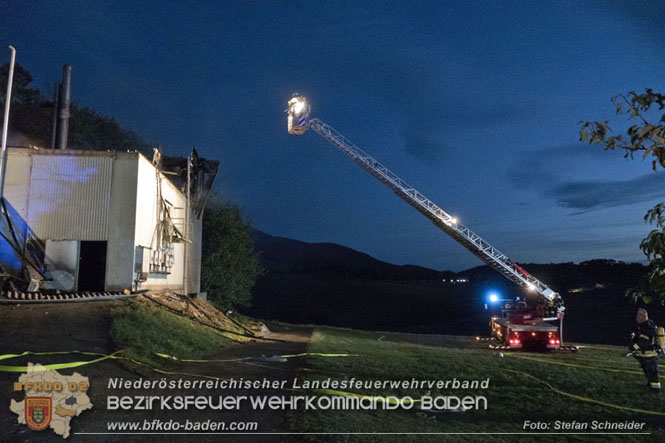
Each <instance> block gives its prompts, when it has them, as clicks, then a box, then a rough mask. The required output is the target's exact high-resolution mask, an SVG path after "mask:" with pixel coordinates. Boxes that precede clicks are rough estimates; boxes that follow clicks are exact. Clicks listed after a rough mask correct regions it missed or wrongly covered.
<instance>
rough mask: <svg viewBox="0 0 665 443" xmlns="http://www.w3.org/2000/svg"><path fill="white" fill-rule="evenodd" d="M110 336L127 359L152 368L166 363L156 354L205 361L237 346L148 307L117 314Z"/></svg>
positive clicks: (197, 324)
mask: <svg viewBox="0 0 665 443" xmlns="http://www.w3.org/2000/svg"><path fill="white" fill-rule="evenodd" d="M111 336H112V337H113V340H114V342H115V343H116V345H117V346H118V348H121V349H123V355H124V356H126V357H129V358H132V359H134V360H138V361H140V362H143V363H147V364H148V365H150V366H153V367H161V366H163V365H164V363H165V360H164V359H162V358H160V357H157V356H156V355H155V354H154V353H155V352H156V351H159V352H161V353H164V354H169V355H176V356H178V357H179V358H203V357H204V356H206V355H209V354H211V353H213V352H216V351H219V350H221V349H223V348H226V347H229V346H233V345H235V343H234V342H232V341H230V340H229V339H228V338H226V337H224V336H222V335H220V334H219V333H218V332H216V331H215V330H213V329H211V328H208V327H206V326H203V325H201V324H199V323H196V322H194V321H192V320H191V319H188V318H185V317H181V316H178V315H176V314H173V313H171V312H168V311H166V310H164V309H160V308H158V307H155V306H154V305H150V304H146V303H143V304H139V303H136V304H133V305H131V306H129V307H123V308H122V309H119V310H117V311H116V312H114V315H113V323H112V325H111ZM136 369H139V370H140V369H141V368H136Z"/></svg>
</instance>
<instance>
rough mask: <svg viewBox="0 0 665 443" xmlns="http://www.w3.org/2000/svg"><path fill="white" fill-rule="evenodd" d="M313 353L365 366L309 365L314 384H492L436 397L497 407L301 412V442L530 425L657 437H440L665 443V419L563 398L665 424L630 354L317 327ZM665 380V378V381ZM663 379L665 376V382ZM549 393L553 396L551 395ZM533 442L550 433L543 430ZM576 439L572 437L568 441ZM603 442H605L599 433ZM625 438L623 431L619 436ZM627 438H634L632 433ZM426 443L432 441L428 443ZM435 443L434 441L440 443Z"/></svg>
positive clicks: (296, 425) (658, 399)
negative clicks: (506, 347) (599, 425)
mask: <svg viewBox="0 0 665 443" xmlns="http://www.w3.org/2000/svg"><path fill="white" fill-rule="evenodd" d="M308 351H309V352H320V353H341V352H344V353H352V354H359V356H358V357H339V358H324V357H309V358H308V359H307V361H306V365H305V366H306V369H307V370H308V371H307V372H306V374H308V375H306V376H305V377H306V378H307V379H311V380H325V379H327V378H332V379H335V380H344V379H351V378H353V377H355V378H356V379H360V380H411V379H413V378H415V379H418V380H449V379H453V378H457V379H458V380H463V379H467V380H484V379H487V378H488V377H489V379H490V384H489V388H488V389H466V390H465V389H456V390H455V389H448V390H445V389H444V390H437V389H434V390H433V391H432V392H431V395H433V396H435V395H443V396H446V395H455V396H459V397H463V396H465V395H472V396H476V395H481V396H485V397H486V398H487V405H488V406H487V410H468V411H465V412H451V411H438V412H436V413H430V414H428V415H429V416H430V417H429V418H426V417H422V414H419V413H418V411H417V409H414V410H394V411H384V410H372V411H358V410H355V411H331V410H327V411H321V410H318V411H299V412H298V413H296V414H293V415H292V416H291V419H290V426H291V427H292V430H293V431H295V432H344V433H346V432H421V433H443V432H465V433H466V432H477V433H488V432H492V433H514V432H523V431H525V430H524V429H523V426H524V422H525V420H530V421H532V422H539V421H540V422H545V423H549V424H550V426H551V428H550V429H549V432H564V431H563V430H556V429H554V426H555V421H556V420H559V421H562V422H573V421H575V422H578V423H585V422H586V423H588V426H589V429H587V430H582V431H577V432H594V431H593V430H592V429H591V425H592V422H593V421H594V420H597V421H602V422H604V421H609V422H624V421H633V420H634V421H637V422H639V423H645V425H644V427H643V431H642V432H650V433H651V435H649V436H637V435H632V436H627V435H602V436H592V435H588V434H587V435H567V436H565V437H564V436H561V435H556V436H545V435H537V436H524V435H522V436H516V435H491V436H488V435H468V436H464V437H461V436H459V435H453V436H442V435H437V436H435V437H436V439H437V440H439V439H446V440H449V441H460V440H462V438H463V439H464V441H515V440H516V439H517V438H519V440H520V441H530V440H534V441H535V440H537V441H543V440H546V441H550V440H551V441H560V440H562V439H563V438H565V439H566V440H570V441H600V440H603V441H665V429H664V428H665V415H652V414H647V413H640V412H634V411H630V410H626V409H619V408H615V407H612V406H610V405H600V404H597V403H593V402H588V401H582V400H580V399H576V398H571V397H569V396H566V395H563V394H562V393H557V392H555V391H554V390H553V389H558V390H560V391H563V392H566V393H569V394H572V395H576V396H582V397H585V398H588V399H592V400H597V401H601V402H605V403H609V404H612V405H618V406H620V407H628V408H634V409H644V410H649V411H656V412H660V413H661V414H665V394H663V395H661V396H655V395H653V394H649V393H648V392H647V388H646V380H645V378H644V375H643V374H642V373H641V370H640V368H639V365H638V363H637V362H636V361H635V360H634V359H630V358H626V357H625V356H624V355H625V353H626V350H625V349H623V348H620V347H612V346H593V347H585V348H582V349H580V350H579V352H577V353H570V352H561V353H559V352H552V353H547V354H534V353H507V352H505V353H503V357H501V354H500V353H499V352H498V351H492V350H489V349H488V348H487V345H486V344H484V343H482V342H476V340H475V339H474V338H472V337H455V336H435V335H412V334H396V333H381V332H365V331H356V330H349V329H338V328H327V327H317V328H316V329H315V332H314V334H313V336H312V340H311V342H310V345H309V348H308ZM661 374H662V371H661ZM661 377H662V376H661ZM548 384H549V386H548ZM355 392H357V393H361V394H370V395H397V396H406V395H408V396H411V397H414V398H419V397H420V396H422V395H424V394H425V391H424V390H419V389H414V390H411V389H397V390H390V389H388V390H381V389H376V390H372V389H366V390H362V391H360V390H356V391H355ZM532 432H543V430H540V431H538V430H534V431H532ZM568 432H570V431H568ZM595 432H601V431H600V430H596V431H595ZM614 432H622V431H614ZM623 432H626V431H623ZM422 437H423V438H426V436H422ZM325 438H327V439H328V440H329V441H356V440H357V439H361V440H362V441H367V440H368V439H369V440H376V441H379V440H380V441H403V440H404V436H401V435H381V436H378V435H376V436H372V435H369V436H362V437H358V436H349V435H330V436H327V437H322V436H321V435H317V436H313V437H312V440H316V441H321V440H322V439H325ZM430 438H433V437H430Z"/></svg>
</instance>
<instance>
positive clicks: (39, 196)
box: [28, 155, 133, 240]
mask: <svg viewBox="0 0 665 443" xmlns="http://www.w3.org/2000/svg"><path fill="white" fill-rule="evenodd" d="M112 172H113V157H111V156H102V155H94V156H93V155H76V156H74V155H63V156H55V155H33V156H32V170H31V176H30V197H29V203H28V223H29V224H30V225H31V226H32V228H33V230H34V231H35V233H36V234H37V235H38V236H39V237H40V238H47V239H51V240H70V239H76V240H107V239H108V209H109V205H110V202H111V177H112ZM132 215H133V214H128V216H132Z"/></svg>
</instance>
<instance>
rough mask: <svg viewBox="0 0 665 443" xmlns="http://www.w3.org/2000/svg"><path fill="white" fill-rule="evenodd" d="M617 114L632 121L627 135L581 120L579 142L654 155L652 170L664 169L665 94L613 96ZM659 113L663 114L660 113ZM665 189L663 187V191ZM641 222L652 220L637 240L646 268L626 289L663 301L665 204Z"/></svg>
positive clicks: (603, 124)
mask: <svg viewBox="0 0 665 443" xmlns="http://www.w3.org/2000/svg"><path fill="white" fill-rule="evenodd" d="M612 103H614V105H615V107H616V113H617V114H620V115H627V116H628V118H629V119H630V120H633V121H635V123H634V124H633V125H631V126H630V127H629V128H628V129H627V130H626V134H617V135H611V133H612V132H613V131H612V129H611V128H610V126H609V123H608V122H607V121H591V122H580V123H581V125H582V126H581V127H580V132H579V135H580V141H583V142H588V143H589V144H599V145H603V147H604V149H606V150H616V149H621V150H623V151H624V156H625V157H629V156H630V158H634V157H635V154H636V153H638V154H639V153H642V158H643V159H646V158H647V157H649V156H651V157H653V159H652V163H651V167H652V169H653V170H654V171H657V170H658V169H659V166H660V168H665V112H663V109H665V95H663V94H660V93H657V92H654V91H653V90H651V89H646V90H645V92H644V93H642V94H640V93H637V92H635V91H631V92H629V93H628V94H619V95H616V96H614V97H612ZM661 113H662V115H661ZM664 192H665V190H664ZM644 221H645V222H647V223H649V224H652V225H653V224H654V223H655V229H653V230H652V231H651V232H650V233H649V235H647V236H646V237H645V238H644V239H643V240H642V242H641V243H640V249H641V250H642V252H643V253H644V255H645V256H646V257H647V259H648V260H649V261H650V266H649V271H648V272H647V274H646V275H645V276H644V278H643V279H642V280H641V282H640V284H639V286H638V287H636V288H633V289H631V290H629V291H628V293H629V295H631V296H632V297H633V299H634V300H635V301H638V300H642V301H643V302H644V303H651V302H652V301H654V302H657V303H660V304H661V305H663V304H665V203H659V204H657V205H656V206H654V207H653V208H651V209H650V210H649V211H648V212H647V213H646V215H645V216H644Z"/></svg>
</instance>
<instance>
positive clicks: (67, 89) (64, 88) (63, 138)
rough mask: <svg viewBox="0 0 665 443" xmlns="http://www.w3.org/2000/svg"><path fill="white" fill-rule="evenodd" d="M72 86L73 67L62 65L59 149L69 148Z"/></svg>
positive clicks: (57, 144)
mask: <svg viewBox="0 0 665 443" xmlns="http://www.w3.org/2000/svg"><path fill="white" fill-rule="evenodd" d="M71 88H72V67H71V65H65V66H63V67H62V85H61V86H60V100H59V102H60V103H59V111H58V141H57V143H56V148H57V149H67V139H68V137H69V116H70V112H69V102H70V100H71Z"/></svg>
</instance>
